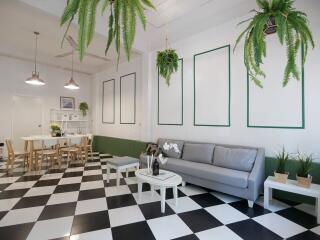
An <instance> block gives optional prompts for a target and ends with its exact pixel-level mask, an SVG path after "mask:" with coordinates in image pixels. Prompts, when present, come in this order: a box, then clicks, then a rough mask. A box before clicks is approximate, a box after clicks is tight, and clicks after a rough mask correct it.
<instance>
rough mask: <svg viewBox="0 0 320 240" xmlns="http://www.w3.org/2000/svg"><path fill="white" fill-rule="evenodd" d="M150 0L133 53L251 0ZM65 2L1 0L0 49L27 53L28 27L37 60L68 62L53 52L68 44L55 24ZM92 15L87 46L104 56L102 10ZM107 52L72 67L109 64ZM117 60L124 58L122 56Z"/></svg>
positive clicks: (217, 19)
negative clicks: (36, 43) (93, 25)
mask: <svg viewBox="0 0 320 240" xmlns="http://www.w3.org/2000/svg"><path fill="white" fill-rule="evenodd" d="M153 3H154V5H155V6H156V8H157V10H156V11H153V10H152V11H148V12H147V19H148V26H147V32H144V31H143V30H142V27H141V26H140V25H138V27H137V35H136V40H135V44H134V49H135V51H134V54H133V57H137V56H139V55H140V54H139V53H142V52H147V51H150V50H154V49H156V48H159V47H161V46H162V45H163V43H164V39H165V35H166V34H169V37H170V40H171V42H175V41H178V40H181V39H183V38H185V37H187V36H189V35H192V34H196V33H198V32H201V31H204V30H206V29H208V28H212V27H214V26H216V25H219V24H221V23H223V22H225V21H229V20H232V19H234V18H238V17H241V16H243V15H245V14H247V12H248V11H249V10H251V9H252V8H253V6H254V4H255V0H223V1H221V0H153ZM65 4H66V0H20V1H19V0H0V29H1V37H0V54H4V55H12V56H16V57H20V58H28V59H32V58H33V49H34V42H33V41H34V37H33V34H32V32H33V31H34V30H37V31H39V32H40V37H39V59H40V61H42V62H45V63H49V64H53V65H57V66H60V67H63V68H70V65H71V63H70V60H71V58H70V56H69V57H65V58H55V57H54V56H56V55H58V54H62V53H65V52H69V51H70V50H71V48H70V46H69V45H68V44H64V46H63V48H61V46H60V42H61V39H62V36H63V33H64V29H63V28H60V25H59V18H60V16H61V14H62V12H63V9H64V7H65ZM96 20H97V23H96V35H95V37H94V40H93V43H92V44H91V45H90V47H89V49H88V52H90V53H92V54H95V55H98V56H100V57H105V56H104V49H105V42H106V37H105V36H106V28H107V21H106V15H104V16H101V15H100V14H97V18H96ZM76 31H77V26H76V25H72V26H71V28H70V34H71V35H72V36H73V37H76V36H77V34H76ZM122 53H123V51H122ZM107 57H108V58H109V59H110V62H105V61H103V60H97V59H94V58H91V57H89V56H87V57H85V59H84V61H83V62H82V63H80V62H79V61H78V60H77V62H76V64H75V68H76V69H77V70H78V71H81V72H85V73H89V74H91V73H95V72H98V71H100V70H102V69H104V68H107V67H109V66H111V65H114V64H115V59H116V54H115V50H114V48H112V49H111V50H110V53H109V54H108V56H107ZM76 59H77V58H76ZM121 61H125V58H124V57H122V58H121ZM68 66H69V67H68Z"/></svg>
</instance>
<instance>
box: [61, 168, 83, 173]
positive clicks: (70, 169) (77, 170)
mask: <svg viewBox="0 0 320 240" xmlns="http://www.w3.org/2000/svg"><path fill="white" fill-rule="evenodd" d="M83 170H84V167H75V168H68V169H67V170H66V171H65V172H82V171H83Z"/></svg>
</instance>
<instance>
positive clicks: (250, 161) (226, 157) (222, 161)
mask: <svg viewBox="0 0 320 240" xmlns="http://www.w3.org/2000/svg"><path fill="white" fill-rule="evenodd" d="M256 155H257V151H256V150H254V149H245V148H225V147H221V146H216V147H215V150H214V154H213V165H215V166H218V167H224V168H230V169H234V170H239V171H245V172H250V171H251V170H252V168H253V165H254V161H255V159H256Z"/></svg>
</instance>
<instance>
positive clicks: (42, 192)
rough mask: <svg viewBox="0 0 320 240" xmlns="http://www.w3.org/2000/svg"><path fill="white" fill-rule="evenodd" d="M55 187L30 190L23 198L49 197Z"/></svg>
mask: <svg viewBox="0 0 320 240" xmlns="http://www.w3.org/2000/svg"><path fill="white" fill-rule="evenodd" d="M55 189H56V186H45V187H34V188H31V189H30V190H29V191H28V192H27V193H26V194H25V195H24V197H33V196H40V195H49V194H52V193H53V192H54V190H55Z"/></svg>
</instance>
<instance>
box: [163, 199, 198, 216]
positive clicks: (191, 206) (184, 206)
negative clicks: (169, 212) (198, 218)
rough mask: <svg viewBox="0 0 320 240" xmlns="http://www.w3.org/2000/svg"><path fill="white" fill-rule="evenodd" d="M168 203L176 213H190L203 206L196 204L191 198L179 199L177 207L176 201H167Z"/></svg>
mask: <svg viewBox="0 0 320 240" xmlns="http://www.w3.org/2000/svg"><path fill="white" fill-rule="evenodd" d="M166 202H167V203H168V204H169V206H170V207H171V208H172V209H173V211H175V212H176V213H182V212H189V211H193V210H196V209H200V208H201V206H200V205H199V204H198V203H196V202H195V201H193V200H192V199H191V198H189V197H180V198H178V205H177V206H176V205H175V200H174V199H170V200H167V201H166Z"/></svg>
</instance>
